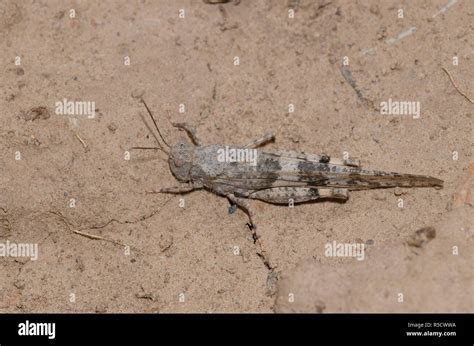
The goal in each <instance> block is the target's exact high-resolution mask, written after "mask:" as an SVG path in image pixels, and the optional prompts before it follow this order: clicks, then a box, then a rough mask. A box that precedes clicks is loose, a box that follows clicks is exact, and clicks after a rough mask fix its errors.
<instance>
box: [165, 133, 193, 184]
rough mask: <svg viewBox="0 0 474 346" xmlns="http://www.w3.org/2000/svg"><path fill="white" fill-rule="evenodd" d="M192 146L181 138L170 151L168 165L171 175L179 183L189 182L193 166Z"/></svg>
mask: <svg viewBox="0 0 474 346" xmlns="http://www.w3.org/2000/svg"><path fill="white" fill-rule="evenodd" d="M193 155H194V145H192V144H191V143H190V142H188V141H187V140H186V139H184V138H182V139H180V140H179V141H178V143H176V144H175V145H174V146H173V147H172V148H171V151H170V158H169V164H170V169H171V172H172V173H173V175H174V176H175V177H176V179H178V180H179V181H181V182H188V181H190V180H191V167H192V166H193Z"/></svg>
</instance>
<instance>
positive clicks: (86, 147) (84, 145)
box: [74, 132, 89, 152]
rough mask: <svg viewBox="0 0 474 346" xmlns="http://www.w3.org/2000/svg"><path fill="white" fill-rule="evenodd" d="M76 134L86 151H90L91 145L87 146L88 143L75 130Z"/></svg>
mask: <svg viewBox="0 0 474 346" xmlns="http://www.w3.org/2000/svg"><path fill="white" fill-rule="evenodd" d="M74 135H75V136H76V137H77V139H78V140H79V141H80V142H81V144H82V146H83V147H84V151H85V152H88V151H89V147H88V146H87V143H86V142H85V141H84V140H83V139H82V138H81V137H80V136H79V135H78V134H77V133H76V132H74Z"/></svg>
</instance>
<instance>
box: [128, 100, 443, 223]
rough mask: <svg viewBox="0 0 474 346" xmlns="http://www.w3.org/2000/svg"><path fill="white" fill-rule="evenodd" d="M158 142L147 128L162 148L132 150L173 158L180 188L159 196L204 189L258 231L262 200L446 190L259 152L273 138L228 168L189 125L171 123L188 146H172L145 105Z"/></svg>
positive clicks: (343, 162) (408, 178)
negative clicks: (250, 158)
mask: <svg viewBox="0 0 474 346" xmlns="http://www.w3.org/2000/svg"><path fill="white" fill-rule="evenodd" d="M141 102H142V103H143V104H144V106H145V108H146V110H147V112H148V114H149V116H150V118H151V120H152V121H153V124H154V126H155V129H156V131H157V132H158V135H159V137H160V138H161V140H162V142H163V145H162V144H161V142H160V141H159V139H158V136H156V134H155V133H154V132H153V131H152V129H151V128H150V127H149V126H148V123H147V122H146V121H145V119H144V118H143V117H142V119H143V121H144V122H145V124H146V126H147V127H148V129H149V130H150V132H151V133H152V134H153V136H154V137H155V139H156V142H157V144H158V147H151V148H150V147H133V148H132V149H158V150H160V151H162V152H164V153H165V154H167V155H168V163H169V167H170V170H171V173H172V174H173V176H174V177H175V178H176V179H177V180H178V181H179V182H180V183H181V185H180V186H176V187H168V188H161V189H160V190H159V191H158V192H160V193H171V194H183V193H189V192H191V191H194V190H199V189H205V190H208V191H210V192H213V193H215V194H217V195H220V196H224V197H227V199H228V200H229V202H230V203H231V206H230V207H229V213H232V212H234V211H235V210H236V209H237V207H240V208H241V209H242V210H243V211H245V212H246V214H247V215H248V218H249V223H248V225H249V227H250V228H251V229H255V227H256V226H255V223H254V213H253V211H252V209H251V207H250V203H249V201H250V200H252V199H256V200H261V201H264V202H267V203H272V204H281V205H283V204H286V205H288V204H290V203H295V204H296V203H303V202H310V201H316V200H321V199H323V200H334V201H345V200H347V199H348V191H353V190H366V189H377V188H393V187H442V185H443V181H442V180H440V179H437V178H433V177H430V176H424V175H413V174H401V173H394V172H382V171H377V170H367V169H363V168H361V166H360V162H359V160H356V159H351V158H348V159H337V158H332V157H330V156H328V155H325V154H322V155H313V154H305V153H303V152H296V151H275V152H269V151H263V150H258V149H257V148H259V147H261V146H263V145H265V144H267V143H269V142H271V141H273V140H274V139H275V136H274V135H273V134H272V133H269V134H266V135H264V136H262V137H261V138H258V139H256V140H254V141H251V142H250V143H248V144H246V145H241V146H236V147H232V148H231V149H233V150H234V153H235V152H237V153H239V152H241V153H243V152H245V150H254V151H255V152H254V154H255V158H256V159H255V160H254V162H253V164H250V163H249V162H237V161H235V160H234V161H232V162H226V161H225V160H219V156H222V155H221V154H222V153H223V152H224V151H226V150H227V151H228V150H229V146H223V145H218V144H211V145H203V144H202V142H201V141H200V140H199V139H198V137H197V136H196V131H195V129H194V128H193V127H192V126H190V125H189V124H187V123H172V125H173V126H174V127H176V128H179V129H181V130H184V131H185V132H186V133H187V135H188V137H189V140H188V139H186V138H181V139H180V140H179V141H178V142H177V143H176V144H175V145H173V146H170V145H169V144H168V143H167V142H166V141H165V139H164V138H163V136H162V134H161V132H160V130H159V128H158V126H157V124H156V121H155V119H154V117H153V115H152V113H151V111H150V109H149V108H148V106H147V104H146V103H145V101H143V99H142V100H141Z"/></svg>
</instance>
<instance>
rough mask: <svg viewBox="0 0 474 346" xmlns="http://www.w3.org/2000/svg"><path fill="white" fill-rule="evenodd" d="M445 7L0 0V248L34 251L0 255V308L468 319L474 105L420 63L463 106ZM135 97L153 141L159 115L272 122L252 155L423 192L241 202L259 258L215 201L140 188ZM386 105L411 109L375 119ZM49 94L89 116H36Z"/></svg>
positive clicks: (211, 139)
mask: <svg viewBox="0 0 474 346" xmlns="http://www.w3.org/2000/svg"><path fill="white" fill-rule="evenodd" d="M447 3H448V1H447V0H435V1H432V0H430V1H423V0H417V1H382V2H380V1H342V0H341V1H337V0H332V1H331V0H324V1H303V0H301V1H297V0H293V1H289V2H287V1H270V0H265V1H264V0H259V1H248V0H242V1H240V2H238V1H233V2H230V3H226V4H205V3H204V2H202V1H164V0H161V1H2V2H0V49H1V51H2V54H1V55H0V66H1V68H2V78H1V80H0V148H1V150H0V208H1V209H0V221H1V222H0V240H1V242H2V243H5V242H6V241H10V242H16V243H36V244H38V249H39V258H38V260H36V261H32V260H30V259H29V258H26V257H0V278H1V279H0V311H2V312H56V311H57V312H75V311H82V312H204V311H219V312H271V311H318V312H331V311H471V312H473V311H474V307H473V301H472V290H473V287H474V281H473V280H474V279H473V263H474V262H473V258H472V248H473V234H474V230H473V218H472V215H473V213H472V204H473V201H472V198H473V194H474V192H473V191H472V177H473V172H472V169H471V170H469V169H468V167H469V164H470V163H471V162H473V158H472V147H473V145H472V144H473V136H472V135H473V134H472V123H473V111H474V107H473V104H472V103H471V102H469V100H468V99H467V98H465V97H463V96H462V95H461V94H460V93H459V92H458V91H457V90H456V89H455V87H454V85H453V84H452V82H451V81H450V79H449V77H448V75H447V74H446V73H445V72H444V71H443V70H442V67H445V68H446V69H447V70H448V71H449V72H450V73H451V75H452V78H453V80H454V81H455V83H456V85H457V87H458V88H459V90H461V91H463V92H465V94H466V95H467V96H468V97H470V98H471V99H472V98H474V85H473V83H472V81H473V80H474V69H473V62H474V24H473V23H474V2H473V1H468V0H460V1H457V2H454V3H452V2H450V3H451V5H452V6H449V7H445V6H446V5H447ZM71 9H74V11H75V17H74V18H71V14H72V12H71ZM180 9H184V10H185V12H184V13H185V17H184V18H180V17H179V14H180V12H179V10H180ZM289 9H293V10H294V13H295V16H294V18H288V14H289V12H288V10H289ZM399 9H403V18H399V16H398V14H399V12H398V10H399ZM413 27H415V28H416V30H415V29H411V30H410V28H413ZM404 32H405V33H407V34H406V35H404V34H402V35H400V33H404ZM454 56H457V57H458V60H459V64H458V65H453V57H454ZM17 57H20V59H21V61H18V59H17ZM126 57H129V59H130V64H129V65H127V64H125V62H126V61H128V60H127V58H126ZM235 57H239V62H240V64H239V65H238V66H235V65H234V58H235ZM344 57H348V59H349V60H348V62H349V64H348V65H346V66H344V67H343V66H342V64H343V61H344ZM15 62H16V63H17V64H15ZM18 63H19V64H18ZM348 76H349V77H351V78H352V80H351V79H350V78H349V77H348ZM348 80H351V81H353V82H352V86H351V83H349V82H348ZM140 96H143V97H144V98H145V99H146V100H147V103H148V104H149V106H150V108H151V109H152V110H153V111H154V113H155V115H156V117H157V121H158V123H159V124H160V127H161V128H163V131H164V133H165V136H166V138H168V140H169V141H170V142H176V140H177V139H178V138H179V137H180V136H181V135H182V133H180V132H179V131H177V130H175V129H173V128H172V127H171V126H170V124H169V122H168V121H167V120H166V117H167V116H168V115H167V114H169V116H170V117H171V119H172V120H173V121H187V122H189V123H191V124H194V125H195V126H196V127H197V133H198V135H199V136H200V137H201V138H202V139H203V140H204V142H205V143H207V144H211V143H221V144H225V143H228V144H237V143H246V142H248V141H249V140H251V139H253V138H256V137H259V136H261V135H262V134H263V133H265V132H269V131H273V132H274V133H275V134H276V141H275V143H273V144H270V145H268V148H267V149H268V150H271V149H287V150H299V151H305V152H309V153H315V154H318V153H323V152H324V153H327V154H329V155H331V156H334V157H342V155H343V153H344V152H347V153H348V154H349V155H350V156H351V157H356V158H359V159H361V161H362V164H363V166H364V167H369V168H376V169H380V170H386V171H397V172H405V173H414V174H426V175H432V176H435V177H438V178H440V179H443V180H444V182H445V183H444V188H443V189H439V190H436V189H430V188H429V189H402V190H397V191H396V195H395V194H394V192H395V191H394V190H393V189H387V190H373V191H361V192H354V193H352V194H351V195H350V198H349V200H348V201H347V202H346V203H343V204H339V203H330V202H325V203H309V204H304V205H300V206H296V207H295V208H292V209H290V208H288V207H285V206H280V207H278V206H274V205H270V204H265V203H263V202H255V203H254V208H255V211H256V215H257V216H256V223H257V225H258V227H259V228H258V230H259V232H260V234H261V241H262V244H263V246H264V250H265V252H264V253H263V254H262V252H261V250H260V249H259V248H258V246H257V244H254V242H253V239H252V234H251V232H250V231H249V229H248V227H247V226H246V222H247V217H246V215H245V214H244V213H243V212H242V211H238V212H236V213H234V214H232V215H229V214H228V202H227V200H226V199H225V198H221V197H218V196H215V195H212V194H210V193H208V192H205V191H197V192H193V193H190V194H187V195H185V196H182V197H180V196H174V197H173V196H169V195H162V194H149V193H147V191H150V190H154V189H158V188H160V187H165V186H174V185H176V181H175V179H174V178H173V176H172V175H171V173H170V171H169V168H168V165H167V163H166V162H165V161H164V159H165V157H164V155H163V154H161V153H159V152H153V151H141V152H137V151H134V152H132V153H131V157H130V160H125V151H127V150H128V149H129V148H130V147H131V146H134V145H135V146H137V145H142V146H153V145H154V141H153V137H152V136H151V135H150V134H149V131H148V129H147V128H146V127H145V126H144V124H143V122H142V120H141V119H140V116H139V114H140V113H142V114H145V113H144V108H143V105H141V104H140V103H139V101H138V98H139V97H140ZM389 98H391V99H393V100H406V101H417V102H420V105H421V116H420V118H419V119H413V117H412V116H409V115H408V116H407V115H382V114H381V112H380V103H381V102H382V101H387V100H388V99H389ZM63 99H68V100H73V101H90V102H95V108H96V109H95V113H96V115H95V117H94V118H92V119H89V118H88V117H87V116H84V115H73V116H72V115H62V114H56V106H55V104H56V102H58V101H61V100H63ZM290 103H291V104H293V105H294V107H295V110H294V112H292V113H290V112H289V111H288V105H289V104H290ZM180 104H184V105H185V112H184V113H180V112H179V107H180ZM168 112H169V113H168ZM453 152H457V156H456V153H454V154H453ZM18 155H19V156H18ZM453 156H456V157H455V158H456V159H453ZM453 196H457V197H453ZM180 198H184V203H185V204H184V207H181V206H180ZM400 198H401V199H403V208H400V207H399V199H400ZM453 198H454V202H453ZM71 203H73V204H74V205H73V204H71ZM71 206H73V207H71ZM424 227H433V228H434V229H435V233H434V234H432V233H430V234H429V236H428V237H425V238H423V239H421V240H419V241H417V240H413V237H416V236H420V234H421V233H418V235H417V234H416V233H415V232H416V231H417V230H419V229H422V228H424ZM74 231H79V232H81V233H82V234H78V233H74ZM86 235H89V236H86ZM421 235H422V234H421ZM410 239H411V240H410ZM333 241H336V242H340V243H352V242H358V243H367V244H370V245H368V246H367V249H366V252H367V256H366V258H365V260H363V261H357V260H356V259H354V258H341V257H327V256H325V244H327V243H328V242H333ZM454 247H456V249H457V251H458V253H457V254H456V255H454V254H453V249H454ZM262 256H264V257H265V259H266V260H268V262H269V264H268V265H265V264H264V261H263V259H264V258H262ZM400 293H402V294H403V299H401V301H400Z"/></svg>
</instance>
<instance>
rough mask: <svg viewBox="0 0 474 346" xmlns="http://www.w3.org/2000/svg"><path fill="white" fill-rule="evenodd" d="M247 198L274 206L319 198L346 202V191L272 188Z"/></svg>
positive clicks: (254, 193)
mask: <svg viewBox="0 0 474 346" xmlns="http://www.w3.org/2000/svg"><path fill="white" fill-rule="evenodd" d="M249 198H253V199H259V200H261V201H264V202H269V203H274V204H290V202H291V201H293V203H303V202H309V201H315V200H318V199H321V198H330V199H336V200H346V199H347V198H348V190H347V189H333V188H315V187H274V188H270V189H264V190H259V191H255V192H253V193H251V194H250V195H249Z"/></svg>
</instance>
